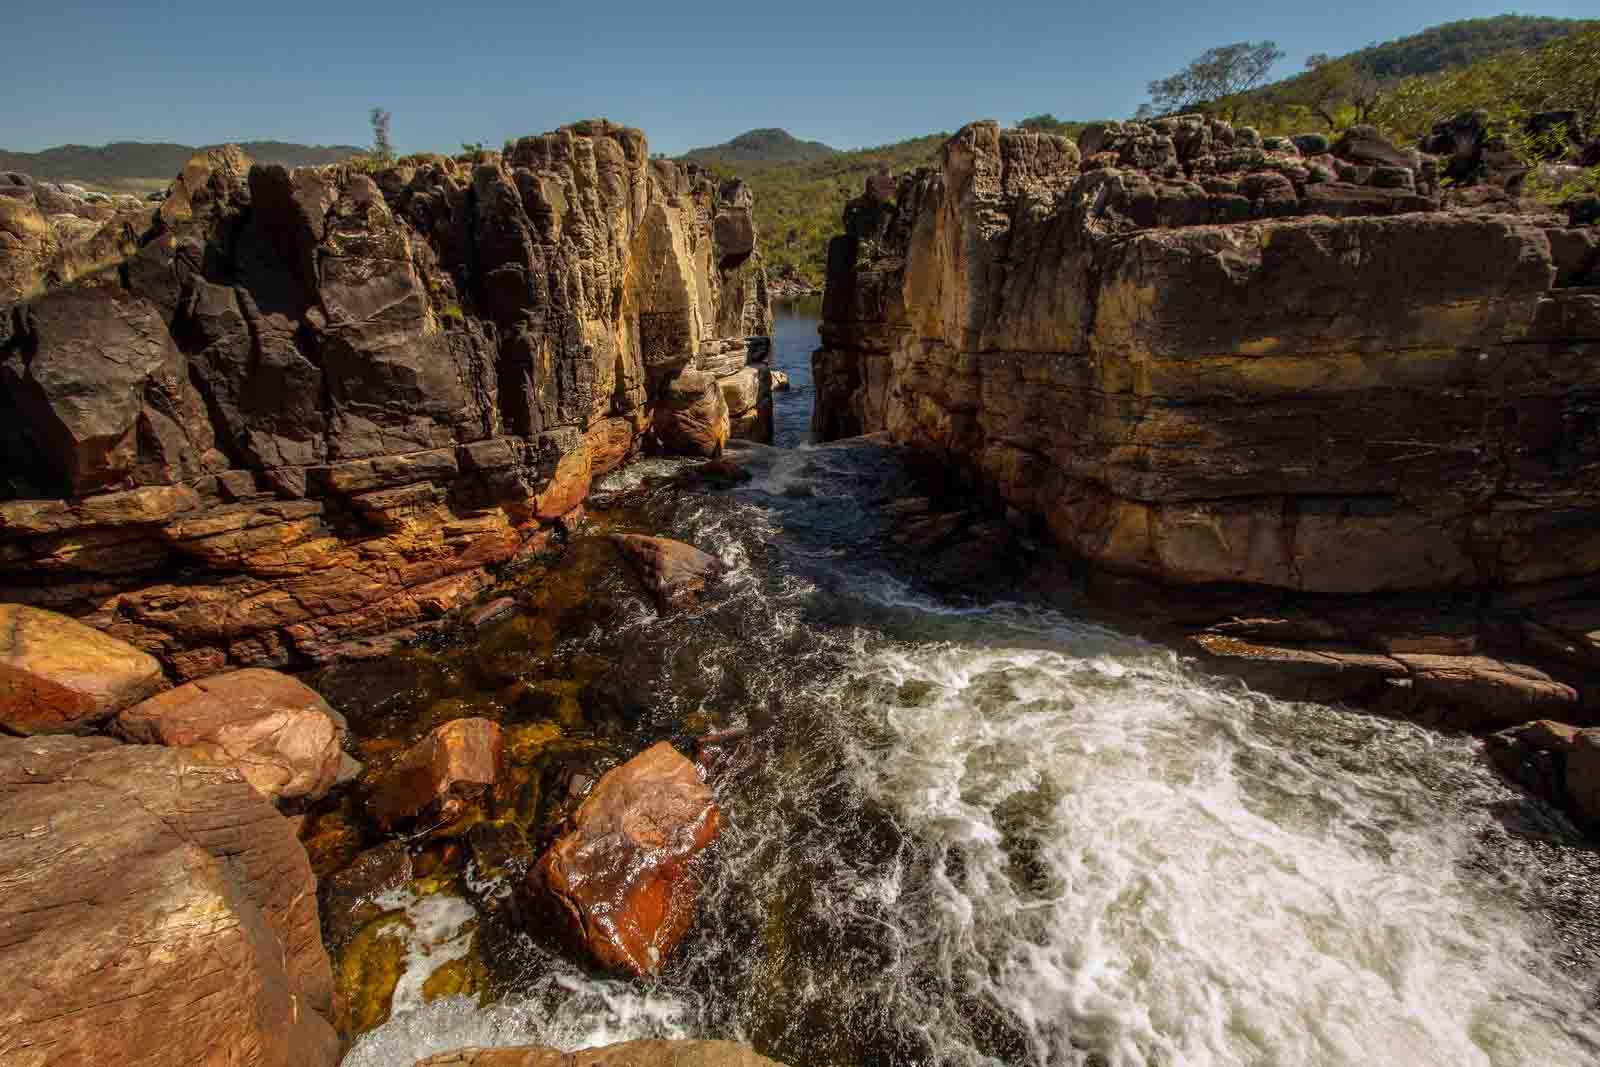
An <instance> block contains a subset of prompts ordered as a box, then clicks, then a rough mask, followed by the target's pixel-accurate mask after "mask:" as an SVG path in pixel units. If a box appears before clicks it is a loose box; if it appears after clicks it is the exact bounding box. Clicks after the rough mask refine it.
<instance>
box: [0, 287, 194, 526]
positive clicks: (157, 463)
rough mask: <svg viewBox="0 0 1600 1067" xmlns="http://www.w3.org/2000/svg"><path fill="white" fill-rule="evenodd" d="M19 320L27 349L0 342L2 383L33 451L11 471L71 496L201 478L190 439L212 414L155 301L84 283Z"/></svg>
mask: <svg viewBox="0 0 1600 1067" xmlns="http://www.w3.org/2000/svg"><path fill="white" fill-rule="evenodd" d="M19 322H20V323H21V327H22V328H21V331H20V333H19V339H20V341H21V344H13V345H11V346H0V383H3V384H4V386H5V388H6V391H7V392H8V393H9V394H10V403H11V405H13V406H14V407H15V409H16V416H17V417H20V419H21V420H22V429H23V430H24V432H25V433H26V434H27V435H28V437H29V439H30V441H31V443H32V446H33V447H32V449H31V450H30V451H29V452H28V453H27V455H25V456H22V457H13V458H12V459H11V462H10V463H8V464H7V466H15V467H17V468H19V469H21V470H22V471H24V472H25V473H26V475H27V478H28V481H29V482H31V483H32V484H34V485H36V486H40V487H44V488H48V489H51V490H55V491H58V492H59V493H60V495H63V496H77V495H81V494H85V493H90V492H93V491H95V490H97V489H105V488H112V487H116V486H118V485H119V484H121V483H122V482H124V481H125V480H128V479H132V480H135V481H136V482H137V483H138V484H142V485H151V484H171V483H172V482H175V481H179V480H182V479H186V478H192V477H194V476H196V475H198V474H200V473H201V466H200V453H199V449H198V448H197V447H196V443H195V442H191V441H190V439H189V434H190V432H191V431H192V429H194V428H195V427H206V426H207V424H206V418H205V412H204V410H203V409H202V408H201V407H200V405H199V403H198V395H197V394H196V393H195V391H194V387H193V386H192V385H191V384H190V383H189V378H188V372H187V366H186V362H185V360H184V357H183V355H182V353H180V352H179V351H178V348H177V346H176V344H174V342H173V339H172V337H171V336H170V335H169V334H168V332H167V324H166V322H165V321H164V320H163V318H162V316H161V313H160V311H159V309H158V308H156V307H155V305H153V304H151V303H150V302H149V301H146V300H140V299H135V298H133V297H131V296H129V295H127V294H124V293H122V292H121V291H120V290H118V291H115V292H108V291H107V290H104V289H97V288H85V287H79V288H73V289H64V290H60V291H58V292H54V293H50V294H48V295H47V296H44V297H41V298H39V299H38V300H35V301H34V302H33V303H32V304H30V305H28V306H27V307H26V309H25V311H24V312H23V313H22V314H21V317H20V319H19ZM202 436H203V433H202Z"/></svg>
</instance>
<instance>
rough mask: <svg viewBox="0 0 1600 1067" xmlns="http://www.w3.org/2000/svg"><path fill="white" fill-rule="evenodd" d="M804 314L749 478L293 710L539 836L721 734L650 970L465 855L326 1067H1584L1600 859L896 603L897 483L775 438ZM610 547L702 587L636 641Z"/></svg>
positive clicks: (597, 506) (931, 602)
mask: <svg viewBox="0 0 1600 1067" xmlns="http://www.w3.org/2000/svg"><path fill="white" fill-rule="evenodd" d="M815 315H816V311H815V307H814V306H812V307H804V306H802V307H799V308H780V309H779V317H778V321H777V324H776V336H775V346H774V359H775V362H776V366H777V368H778V369H780V370H783V371H785V372H786V373H787V374H789V376H790V378H791V381H792V383H793V388H792V389H791V391H790V392H788V393H784V394H780V395H779V398H778V404H777V410H776V438H777V447H764V446H756V445H739V446H737V447H736V449H735V451H734V457H735V458H736V459H737V460H738V462H739V463H741V464H742V465H744V466H745V467H746V468H747V469H748V470H749V471H750V472H751V473H752V474H753V475H754V476H755V477H754V479H753V480H752V481H750V482H749V483H747V484H745V485H743V486H740V487H738V488H736V489H732V490H711V489H704V488H694V487H692V486H684V485H682V484H678V483H676V482H674V481H672V477H673V476H674V475H676V474H678V473H680V472H681V471H682V470H683V469H684V468H685V467H686V466H687V464H684V463H682V462H679V461H661V460H648V461H644V462H642V463H639V464H636V465H634V466H632V467H630V468H629V469H627V470H626V471H623V472H621V473H619V474H617V475H614V476H612V477H611V478H609V479H607V480H606V481H605V482H604V483H602V484H601V485H600V486H598V487H597V493H596V495H595V496H594V497H593V498H592V500H591V518H590V520H589V523H588V524H587V526H586V527H585V528H584V529H583V530H581V531H580V532H579V533H578V535H577V536H576V537H575V538H574V539H573V541H572V543H571V544H570V545H569V546H568V548H567V550H566V552H565V553H564V554H563V555H562V556H561V557H560V558H558V559H556V560H553V561H551V562H549V563H546V564H542V565H540V566H538V567H536V568H535V569H534V570H532V571H530V572H527V573H524V574H522V575H519V576H515V577H511V578H508V580H507V583H506V584H507V589H508V590H520V592H521V601H522V602H521V605H520V607H519V610H518V611H517V612H515V613H514V614H512V615H510V616H508V617H505V618H503V619H501V620H499V621H497V622H494V623H491V624H489V625H488V626H486V627H485V628H484V629H482V630H481V631H479V632H478V634H477V635H476V636H475V638H474V639H473V640H472V641H471V642H459V641H458V642H455V643H448V642H447V643H443V644H440V645H438V646H433V647H422V648H415V649H410V650H407V651H406V652H404V653H401V654H399V655H397V656H395V657H392V658H391V659H389V660H385V661H381V662H377V663H367V664H352V665H347V666H341V667H334V668H330V669H327V670H325V671H323V672H320V673H319V674H318V675H315V676H313V677H312V678H311V679H310V681H311V682H312V683H313V684H314V685H317V686H318V687H319V688H321V689H322V690H323V691H324V693H325V694H326V695H327V696H328V697H329V699H330V700H332V701H333V702H334V704H335V705H336V706H339V707H341V708H342V709H343V710H345V711H346V712H347V713H348V714H349V716H350V719H351V723H352V727H353V729H354V730H355V732H356V734H357V735H358V737H359V738H360V739H361V742H362V749H363V757H364V758H365V759H366V760H367V761H368V762H369V763H370V764H372V765H373V767H374V769H375V770H381V769H382V768H383V767H384V766H385V764H386V762H392V761H393V760H394V759H395V758H397V756H398V754H399V753H400V752H402V751H403V750H404V748H405V746H406V745H407V744H409V743H411V742H412V741H414V740H416V739H417V738H419V737H421V736H422V735H423V734H425V733H426V732H427V731H428V730H429V729H431V728H432V727H434V726H437V725H438V724H439V723H441V722H444V721H448V720H449V719H453V718H459V717H463V716H469V715H485V716H488V717H491V718H494V719H496V720H497V721H499V722H500V723H501V724H502V726H503V727H504V728H505V729H506V731H507V739H508V748H509V750H510V752H511V760H512V763H513V770H512V779H513V781H512V785H513V791H512V795H513V796H514V797H515V798H516V799H515V800H514V802H513V804H512V806H513V807H514V808H515V809H516V812H517V814H516V815H514V816H513V818H514V819H517V818H520V819H522V821H523V823H524V829H526V830H527V832H528V834H529V836H531V837H536V835H537V832H538V827H539V826H540V825H543V824H544V823H546V822H547V821H548V819H549V818H551V817H552V813H553V812H559V810H561V807H562V805H563V804H564V803H567V802H568V801H569V800H570V797H571V796H573V795H576V794H577V793H578V792H579V791H581V789H582V788H583V786H584V784H585V783H587V782H591V781H592V780H593V778H594V777H595V776H596V775H598V774H599V773H601V772H603V770H604V769H605V768H607V767H609V766H613V765H615V764H616V763H618V762H620V761H621V760H623V759H626V758H627V757H628V756H630V755H632V754H634V753H635V752H638V751H639V750H641V749H642V748H643V747H645V746H646V745H648V744H650V743H652V742H654V741H657V740H661V739H668V740H672V741H675V742H677V743H678V744H680V745H687V744H688V743H689V739H691V738H692V737H695V736H700V735H704V734H706V733H709V732H712V731H716V730H722V729H727V728H731V727H748V728H749V732H748V734H747V735H746V736H745V738H744V739H743V740H742V741H741V742H739V743H738V744H737V745H736V746H735V747H734V748H733V749H732V751H731V753H730V755H728V756H727V757H726V758H725V759H724V761H723V762H722V763H721V764H719V765H718V767H717V769H716V772H715V774H714V775H713V777H712V779H711V780H712V784H713V787H714V789H715V791H716V795H717V800H718V803H719V804H720V805H721V807H722V809H723V811H724V813H725V815H726V816H727V819H728V829H727V831H726V832H725V833H724V835H723V837H722V839H721V841H720V843H719V844H718V845H717V846H716V847H715V850H714V855H713V859H712V863H711V865H710V868H709V871H710V873H709V875H708V878H709V882H708V885H707V886H706V889H705V891H704V893H703V894H702V898H701V905H700V913H699V920H698V922H697V925H696V926H695V928H694V929H693V930H691V932H690V934H689V936H688V937H687V939H686V940H685V941H684V943H683V944H682V945H681V946H680V948H679V950H678V952H677V954H676V956H675V957H674V958H673V960H672V961H671V963H670V965H669V966H668V967H667V969H666V972H665V973H664V974H663V975H662V977H660V978H659V979H656V980H653V981H650V982H628V981H622V980H617V979H613V978H607V977H602V976H600V975H598V974H596V973H593V972H591V971H589V970H586V969H585V968H584V966H583V965H581V964H580V963H577V962H574V961H573V960H572V959H571V958H569V957H568V956H567V955H565V954H563V953H562V952H561V951H560V950H559V948H557V947H556V946H555V945H553V944H546V943H544V942H543V941H542V940H540V939H539V938H537V937H530V936H529V935H528V934H527V933H525V932H522V931H521V930H520V928H518V927H516V926H515V925H514V924H511V923H508V922H506V921H505V920H504V918H503V916H501V915H500V914H499V912H498V910H497V909H498V902H500V901H502V900H503V899H504V897H505V886H504V882H505V879H506V878H507V877H508V875H507V874H506V873H505V870H503V869H501V868H500V867H496V866H495V865H494V860H493V858H492V857H491V856H490V855H489V854H488V853H487V852H486V851H485V850H483V849H481V848H478V847H476V846H474V847H463V846H461V845H460V844H433V845H429V846H427V847H426V848H423V849H421V850H420V852H419V855H418V858H417V861H416V877H415V878H414V879H413V881H412V882H411V883H410V884H409V885H408V886H406V887H404V888H401V889H398V890H391V891H390V892H388V893H386V894H384V895H383V896H381V897H380V898H378V899H377V900H376V901H374V902H373V903H372V904H371V905H369V911H370V916H371V918H370V921H368V922H367V924H366V925H365V926H364V927H362V928H361V929H360V931H359V932H357V933H355V934H354V935H353V937H352V938H351V939H350V940H349V942H348V944H347V945H341V946H335V947H336V949H337V951H336V953H335V957H336V969H337V970H338V971H339V980H340V983H341V988H342V991H343V992H344V994H345V995H346V1003H347V1006H346V1009H345V1018H344V1020H343V1021H344V1023H345V1025H346V1027H347V1028H348V1029H350V1030H352V1031H355V1030H362V1031H364V1032H363V1033H362V1034H361V1036H360V1037H359V1038H358V1039H357V1041H356V1043H355V1046H354V1048H353V1049H352V1051H351V1052H350V1054H349V1056H348V1057H347V1058H346V1060H345V1063H346V1064H347V1065H349V1067H379V1065H382V1067H391V1065H392V1067H410V1065H411V1064H413V1063H414V1062H415V1060H416V1059H418V1058H419V1057H421V1056H423V1055H426V1054H428V1053H430V1052H435V1051H442V1050H446V1049H450V1048H456V1047H460V1046H463V1045H506V1044H520V1043H543V1044H552V1045H557V1046H561V1047H564V1048H577V1047H582V1046H587V1045H593V1044H600V1043H605V1042H608V1041H613V1040H622V1039H627V1038H633V1037H650V1036H663V1037H724V1038H734V1039H740V1040H745V1041H749V1042H751V1043H753V1044H754V1045H755V1046H756V1047H757V1048H758V1049H759V1050H760V1051H762V1052H764V1053H767V1054H769V1055H771V1056H773V1057H775V1058H777V1059H780V1060H783V1061H785V1062H787V1063H790V1064H794V1065H796V1067H801V1065H805V1067H813V1065H822V1064H839V1065H847V1064H851V1065H853V1064H861V1065H865V1064H891V1063H892V1064H968V1063H971V1064H978V1063H1001V1064H1085V1065H1087V1064H1103V1065H1107V1067H1113V1065H1115V1067H1121V1065H1164V1067H1187V1065H1209V1064H1218V1065H1221V1064H1283V1065H1303V1064H1377V1063H1394V1064H1407V1065H1412V1064H1416V1065H1427V1064H1439V1065H1450V1067H1458V1065H1475V1064H1497V1065H1507V1067H1510V1065H1518V1067H1521V1065H1535V1064H1537V1065H1566V1064H1573V1065H1577V1064H1593V1063H1595V1062H1600V1024H1597V1021H1596V1016H1595V1014H1594V1011H1593V1007H1592V1004H1590V1003H1589V1001H1590V998H1591V997H1592V990H1593V988H1594V981H1595V973H1596V972H1595V950H1596V947H1597V944H1600V938H1597V936H1596V933H1595V926H1594V923H1595V921H1596V920H1595V915H1596V914H1597V904H1596V901H1595V899H1594V894H1595V893H1596V888H1595V887H1596V884H1597V883H1596V880H1595V879H1596V872H1597V871H1600V862H1597V859H1596V856H1595V854H1594V852H1593V850H1592V849H1591V848H1589V847H1587V846H1585V845H1584V844H1582V843H1581V841H1580V840H1579V839H1578V838H1577V837H1576V836H1575V835H1573V834H1572V832H1571V830H1570V827H1568V826H1567V825H1566V824H1565V822H1564V821H1563V820H1562V819H1561V818H1560V817H1559V816H1557V815H1555V814H1553V813H1551V812H1549V811H1547V810H1545V809H1543V808H1542V807H1540V806H1539V805H1537V804H1536V803H1534V802H1532V801H1529V800H1526V799H1524V798H1521V797H1520V796H1518V795H1516V794H1514V793H1513V792H1512V791H1511V790H1509V789H1508V788H1507V787H1505V786H1504V785H1503V784H1501V783H1500V782H1499V781H1498V780H1497V779H1495V778H1494V776H1493V775H1492V774H1491V773H1490V772H1489V771H1488V770H1487V769H1486V768H1485V767H1484V765H1483V763H1482V761H1481V759H1480V758H1479V756H1478V755H1477V753H1476V751H1475V748H1474V745H1473V743H1472V741H1471V740H1470V739H1468V738H1464V737H1455V736H1448V735H1442V734H1437V733H1430V732H1428V731H1425V730H1423V729H1421V728H1418V727H1415V726H1412V725H1410V724H1406V723H1399V722H1393V721H1388V720H1384V719H1380V718H1374V717H1370V716H1365V715H1360V714H1356V713H1352V712H1348V711H1341V710H1336V709H1331V708H1327V707H1323V706H1320V705H1312V704H1295V703H1286V702H1281V701H1276V700H1271V699H1268V698H1266V697H1263V696H1260V695H1257V694H1253V693H1250V692H1248V691H1247V690H1246V689H1245V688H1244V687H1243V686H1241V685H1240V684H1239V683H1237V682H1233V681H1229V680H1226V679H1220V678H1215V677H1211V676H1208V675H1205V674H1203V673H1200V672H1199V671H1197V670H1196V669H1194V668H1193V667H1192V666H1190V665H1188V664H1187V663H1185V662H1184V661H1183V660H1182V659H1181V658H1180V657H1179V656H1177V655H1176V654H1175V653H1174V652H1172V651H1171V650H1169V649H1167V648H1164V647H1161V646H1159V645H1155V644H1150V643H1147V642H1145V641H1142V640H1140V639H1137V638H1134V637H1130V636H1127V635H1125V634H1122V633H1119V632H1117V631H1115V630H1113V629H1109V628H1106V627H1105V626H1103V625H1100V624H1097V623H1096V622H1094V621H1092V617H1091V616H1090V615H1088V614H1087V613H1085V614H1083V615H1081V616H1079V615H1075V614H1072V613H1064V612H1063V611H1061V610H1060V609H1051V608H1045V607H1040V606H1031V605H1028V604H1025V603H1020V602H1017V601H1015V600H1002V601H986V600H983V599H981V598H979V597H977V596H973V597H956V596H952V595H950V594H948V593H943V594H941V593H936V592H933V591H931V590H930V589H928V588H925V587H923V586H922V585H920V584H919V583H918V581H917V580H916V579H915V578H914V577H912V576H911V572H910V571H908V570H907V568H906V567H905V566H904V565H903V564H904V562H905V561H904V559H903V558H901V557H903V556H904V554H905V553H904V552H903V550H902V551H899V552H897V550H896V548H895V543H894V541H893V539H892V537H891V534H892V532H893V531H892V528H891V519H890V518H888V517H887V516H888V514H889V513H891V512H892V511H893V509H885V508H883V507H882V506H881V505H882V504H883V503H884V502H885V501H889V500H895V499H899V498H903V497H906V496H909V495H911V494H913V493H915V488H914V487H913V486H912V484H911V482H910V480H909V478H908V476H907V474H906V472H905V470H904V469H903V467H902V466H901V464H900V461H899V459H898V458H897V457H896V455H895V454H894V453H893V452H892V451H891V450H889V449H886V448H882V447H878V446H873V445H869V444H861V443H852V444H845V445H838V446H826V447H812V446H809V445H805V444H804V442H805V440H806V427H807V424H808V420H809V415H810V410H811V403H812V394H811V384H810V367H809V353H810V350H811V348H812V347H813V346H814V344H815ZM613 530H637V531H648V532H652V533H659V534H663V535H665V536H670V537H676V538H679V539H682V540H685V541H688V542H691V543H693V544H696V545H699V546H700V547H702V548H704V549H706V550H707V551H710V552H713V553H715V554H717V555H718V556H720V557H721V558H722V560H723V561H724V562H725V563H726V564H727V565H728V566H729V568H730V572H729V575H728V577H727V578H726V579H725V580H724V582H723V583H722V586H721V588H720V589H719V590H718V591H717V592H715V594H714V595H712V596H711V597H709V598H708V599H707V601H706V602H705V603H704V605H703V606H701V607H700V608H698V609H695V610H692V611H687V612H680V613H678V614H674V615H669V616H665V617H663V616H660V615H659V614H658V613H657V612H656V610H655V609H654V607H653V606H652V605H651V603H650V602H649V601H648V600H647V599H646V597H645V596H644V595H643V593H642V592H641V591H640V590H639V588H638V587H637V585H636V583H635V582H634V580H633V578H632V577H631V576H630V575H629V574H628V572H627V571H626V570H625V568H624V567H623V565H622V564H621V562H620V560H619V559H618V557H617V556H616V553H615V551H614V550H613V548H612V547H611V545H610V543H609V541H608V540H607V539H606V536H605V535H606V533H608V532H610V531H613ZM975 592H977V591H975ZM362 803H363V798H362V796H361V795H360V794H359V793H350V794H347V795H345V796H343V797H341V798H337V799H335V800H333V801H331V802H329V803H328V804H327V805H325V806H324V808H323V809H321V810H320V811H319V812H318V813H317V814H316V815H314V816H313V822H312V826H311V833H310V834H309V836H308V847H309V848H310V850H311V852H312V855H313V861H314V863H315V864H316V865H317V866H318V870H319V874H323V875H326V874H328V873H331V872H332V871H334V870H336V869H338V867H339V866H340V865H341V864H342V863H345V862H348V860H349V858H350V857H351V856H352V855H353V854H354V853H355V851H356V850H357V849H358V848H360V847H363V846H366V845H371V844H374V843H376V842H378V841H379V840H381V838H379V837H378V835H376V833H375V832H374V831H373V830H372V829H371V828H370V827H369V826H367V825H366V823H365V821H364V819H363V818H362V815H361V811H362ZM509 866H510V867H511V868H513V869H514V868H515V866H516V861H515V860H513V861H512V862H511V863H510V865H509ZM396 973H398V980H396V977H395V975H396ZM391 986H392V989H393V991H392V993H390V988H391ZM386 1009H387V1011H386ZM380 1020H382V1021H380Z"/></svg>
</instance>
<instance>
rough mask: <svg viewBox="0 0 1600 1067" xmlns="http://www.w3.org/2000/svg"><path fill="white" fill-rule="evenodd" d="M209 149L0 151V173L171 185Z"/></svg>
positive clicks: (288, 155) (343, 153) (296, 160)
mask: <svg viewBox="0 0 1600 1067" xmlns="http://www.w3.org/2000/svg"><path fill="white" fill-rule="evenodd" d="M235 143H237V144H238V145H239V147H240V148H242V149H244V152H245V154H246V155H248V156H249V157H250V158H251V159H254V160H255V161H256V162H258V163H282V164H283V165H284V166H287V167H311V166H321V165H323V164H327V163H338V162H340V161H341V160H346V159H349V158H350V157H351V156H358V155H361V154H363V153H364V152H366V151H367V150H366V149H365V148H358V147H356V146H355V145H304V144H293V143H291V142H288V141H239V142H235ZM208 147H212V146H210V145H206V146H195V145H186V144H168V143H163V142H146V141H116V142H114V143H112V144H107V145H79V144H66V145H59V146H57V147H55V148H46V149H45V150H44V151H42V152H8V151H6V150H4V149H0V170H10V171H20V172H22V173H23V174H29V175H32V176H33V177H35V178H45V179H47V180H49V181H79V182H89V183H97V184H114V183H116V182H119V181H129V180H137V179H150V178H161V179H170V178H172V177H174V176H176V175H177V173H178V172H179V171H180V170H182V169H183V165H184V164H185V163H187V162H189V157H190V156H192V155H194V154H195V153H196V152H200V151H204V150H205V148H208Z"/></svg>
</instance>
